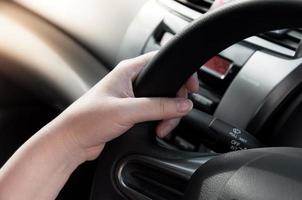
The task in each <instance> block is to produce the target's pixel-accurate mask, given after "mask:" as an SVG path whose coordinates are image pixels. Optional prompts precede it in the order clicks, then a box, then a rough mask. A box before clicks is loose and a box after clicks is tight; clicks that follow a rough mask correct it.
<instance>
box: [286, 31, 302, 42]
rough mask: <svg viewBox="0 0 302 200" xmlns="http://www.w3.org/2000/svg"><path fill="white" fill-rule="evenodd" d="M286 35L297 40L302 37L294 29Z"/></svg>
mask: <svg viewBox="0 0 302 200" xmlns="http://www.w3.org/2000/svg"><path fill="white" fill-rule="evenodd" d="M287 35H288V36H289V37H292V38H293V39H295V40H296V41H297V42H300V41H301V38H302V33H301V32H299V31H296V30H292V31H289V32H288V33H287Z"/></svg>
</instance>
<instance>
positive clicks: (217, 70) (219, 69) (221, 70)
mask: <svg viewBox="0 0 302 200" xmlns="http://www.w3.org/2000/svg"><path fill="white" fill-rule="evenodd" d="M231 67H232V62H231V61H229V60H227V59H224V58H222V57H220V56H215V57H213V58H212V59H211V60H209V61H208V62H207V63H206V64H204V65H203V66H202V67H201V69H203V70H204V71H207V72H210V73H212V74H214V75H216V76H218V77H219V78H224V77H225V76H226V75H227V73H228V72H229V70H230V68H231Z"/></svg>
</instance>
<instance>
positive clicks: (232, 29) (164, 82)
mask: <svg viewBox="0 0 302 200" xmlns="http://www.w3.org/2000/svg"><path fill="white" fill-rule="evenodd" d="M301 10H302V1H300V0H286V1H285V0H265V1H263V0H240V1H235V2H233V3H230V4H229V5H227V6H225V7H222V8H219V9H217V10H215V11H210V12H208V13H207V14H205V15H203V16H202V17H201V18H200V19H198V20H196V21H195V22H193V23H192V24H191V25H190V26H189V27H188V28H187V29H186V30H184V31H183V32H182V33H180V34H178V35H177V36H176V37H175V38H174V39H173V40H172V41H170V42H169V43H168V44H167V45H166V46H165V47H164V48H163V49H162V50H161V51H160V52H159V53H158V54H157V55H156V56H155V58H154V59H153V60H152V61H151V62H150V63H149V64H148V65H147V66H146V67H145V69H144V70H143V72H142V73H141V74H140V75H139V76H138V78H137V80H136V82H135V83H134V91H135V95H136V97H158V96H165V97H173V96H175V94H176V92H177V90H178V89H179V88H180V87H181V85H182V84H183V83H184V82H185V81H186V80H187V78H189V76H190V75H191V74H193V73H194V72H195V71H197V70H198V69H199V67H200V66H201V65H202V64H203V63H205V62H206V61H207V60H209V59H210V58H212V57H213V56H215V55H217V54H218V53H219V52H220V51H222V50H224V49H226V48H227V47H229V46H230V45H232V44H234V43H236V42H239V41H241V40H243V39H245V38H247V37H249V36H253V35H255V34H258V33H261V32H266V31H269V30H275V29H283V28H294V27H300V26H301V25H302V21H300V19H301V17H302V12H301ZM284 15H285V16H286V17H282V16H284ZM131 155H139V156H143V157H144V156H145V157H152V158H156V159H159V160H161V161H163V160H165V159H169V160H170V161H171V160H174V161H175V160H176V161H179V160H182V161H183V162H189V160H192V159H196V158H198V157H206V158H207V156H209V155H200V154H198V153H185V152H177V151H173V150H168V149H165V148H162V147H160V146H158V145H157V143H156V140H155V136H154V123H144V124H139V125H136V126H135V127H133V128H132V129H131V130H129V131H128V132H127V133H126V134H125V135H123V136H122V137H120V138H118V139H116V140H114V141H112V142H111V143H109V144H108V145H107V146H106V148H105V150H104V152H103V153H102V155H101V157H100V158H99V163H98V167H97V170H96V174H95V179H94V183H93V187H92V193H91V199H92V200H98V199H127V198H130V199H131V197H129V195H127V194H125V192H124V191H123V188H121V187H122V186H120V185H119V184H118V182H119V177H117V176H118V175H117V172H116V171H117V168H118V167H119V166H120V162H121V161H122V160H125V158H127V157H129V156H131ZM165 161H166V160H165ZM130 196H131V195H130ZM133 198H136V197H133ZM142 199H143V198H142Z"/></svg>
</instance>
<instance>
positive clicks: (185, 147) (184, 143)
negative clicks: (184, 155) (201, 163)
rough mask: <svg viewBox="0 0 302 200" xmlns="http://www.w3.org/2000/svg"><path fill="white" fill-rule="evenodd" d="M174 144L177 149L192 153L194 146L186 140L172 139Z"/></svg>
mask: <svg viewBox="0 0 302 200" xmlns="http://www.w3.org/2000/svg"><path fill="white" fill-rule="evenodd" d="M174 143H175V145H176V146H177V147H179V148H180V149H182V150H185V151H194V150H195V146H194V145H193V144H191V143H190V142H188V141H187V140H185V139H183V138H181V137H179V136H176V137H175V139H174Z"/></svg>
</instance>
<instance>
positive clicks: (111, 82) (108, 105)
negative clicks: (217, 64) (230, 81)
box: [56, 52, 199, 160]
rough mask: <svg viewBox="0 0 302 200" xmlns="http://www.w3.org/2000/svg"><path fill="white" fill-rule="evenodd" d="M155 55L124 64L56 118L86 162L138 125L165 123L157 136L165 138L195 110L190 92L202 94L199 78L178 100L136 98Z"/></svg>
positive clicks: (189, 81)
mask: <svg viewBox="0 0 302 200" xmlns="http://www.w3.org/2000/svg"><path fill="white" fill-rule="evenodd" d="M154 54H155V52H152V53H148V54H146V55H143V56H140V57H137V58H134V59H129V60H125V61H122V62H121V63H120V64H118V66H117V67H116V68H115V69H114V70H113V71H112V72H110V73H109V74H108V75H107V76H106V77H105V78H104V79H103V80H101V81H100V82H99V83H98V84H96V85H95V86H94V87H93V88H92V89H91V90H90V91H89V92H87V93H86V94H85V95H84V96H82V97H81V98H80V99H78V100H77V101H76V102H75V103H74V104H72V105H71V106H70V107H69V108H68V109H67V110H66V111H64V112H63V113H62V114H61V115H60V116H59V117H58V118H57V119H56V121H57V122H56V123H58V124H59V126H60V127H61V128H62V129H63V130H65V131H64V133H65V134H68V138H69V140H72V141H73V143H75V144H76V145H77V146H78V147H79V148H80V149H81V150H83V151H84V152H85V158H84V159H86V160H91V159H95V158H96V157H97V156H98V155H99V154H100V152H101V150H102V149H103V147H104V145H105V144H106V142H108V141H110V140H112V139H114V138H116V137H118V136H120V135H121V134H123V133H125V132H126V131H127V130H128V129H130V128H131V127H132V126H133V125H135V124H136V123H140V122H144V121H153V120H162V121H161V122H160V123H159V124H158V126H157V135H158V136H159V137H165V136H166V135H167V134H168V133H169V132H170V131H171V130H172V129H174V128H175V127H176V126H177V124H178V123H179V120H180V118H181V117H183V116H184V115H186V114H187V113H188V112H189V111H190V110H191V109H192V106H193V105H192V102H191V101H190V100H188V99H187V93H188V91H192V92H196V91H198V87H199V84H198V79H197V77H196V75H193V76H192V77H191V78H190V79H189V80H188V81H187V83H186V84H185V85H184V86H183V87H182V88H181V89H180V91H179V92H178V95H177V96H178V98H135V97H134V93H133V88H132V82H133V80H134V79H135V78H136V77H137V75H138V74H139V72H140V71H141V70H142V68H143V67H144V66H145V65H146V64H147V63H148V62H149V61H150V59H151V58H152V57H153V56H154ZM67 144H68V143H67Z"/></svg>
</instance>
